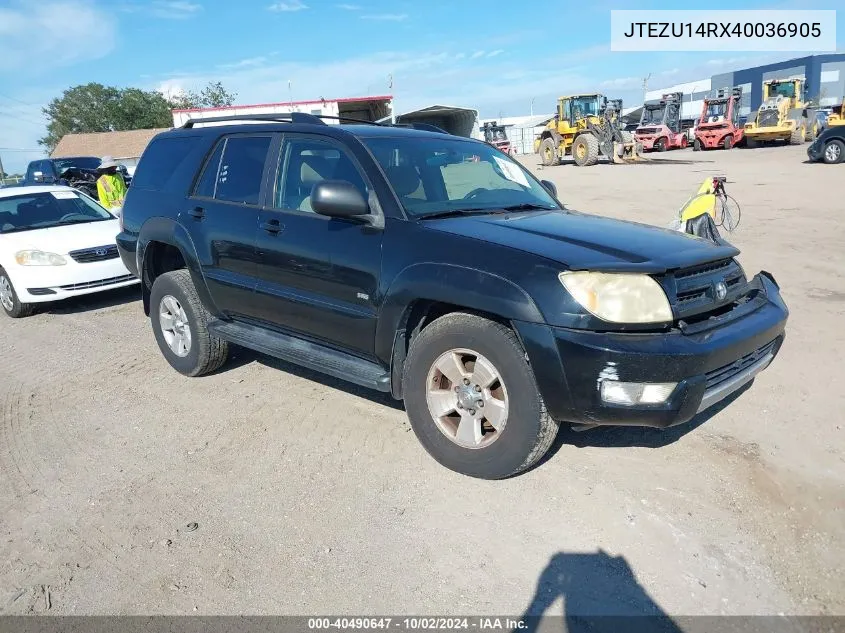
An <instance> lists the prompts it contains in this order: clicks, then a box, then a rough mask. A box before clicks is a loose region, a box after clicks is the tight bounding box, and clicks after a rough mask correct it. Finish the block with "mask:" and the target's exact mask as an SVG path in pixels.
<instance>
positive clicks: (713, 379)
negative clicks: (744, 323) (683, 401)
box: [705, 339, 778, 389]
mask: <svg viewBox="0 0 845 633" xmlns="http://www.w3.org/2000/svg"><path fill="white" fill-rule="evenodd" d="M777 342H778V339H775V340H774V341H771V342H770V343H766V344H765V345H763V346H762V347H760V348H758V349H755V350H754V351H753V352H751V353H750V354H746V355H745V356H743V357H742V358H739V359H737V360H735V361H734V362H732V363H728V364H727V365H723V366H722V367H719V368H718V369H714V370H713V371H708V372H707V373H706V374H705V378H706V381H707V382H706V383H705V384H706V387H705V388H706V389H710V388H711V387H716V386H717V385H720V384H721V383H723V382H725V381H726V380H729V379H731V378H733V377H734V376H736V375H737V374H738V373H740V372H742V371H744V370H746V369H748V368H749V367H750V366H751V365H753V364H754V363H756V362H757V361H759V360H761V359H763V358H765V356H766V354H769V353H770V352H772V351H774V349H775V345H777Z"/></svg>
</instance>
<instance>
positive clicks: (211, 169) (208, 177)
mask: <svg viewBox="0 0 845 633" xmlns="http://www.w3.org/2000/svg"><path fill="white" fill-rule="evenodd" d="M225 146H226V139H223V140H221V141H218V142H217V147H215V148H214V151H213V152H212V154H211V156H210V157H209V159H208V161H207V162H206V163H205V168H204V169H203V171H202V175H200V178H199V180H198V181H197V186H196V189H194V195H195V196H197V197H200V198H213V197H214V193H215V190H216V189H217V175H218V174H219V172H220V158H221V157H222V156H223V148H224V147H225Z"/></svg>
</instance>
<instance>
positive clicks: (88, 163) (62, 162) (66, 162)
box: [53, 156, 100, 174]
mask: <svg viewBox="0 0 845 633" xmlns="http://www.w3.org/2000/svg"><path fill="white" fill-rule="evenodd" d="M53 164H54V165H55V166H56V172H57V173H59V174H61V173H62V172H64V171H65V170H66V169H70V168H71V167H76V168H77V169H97V167H99V166H100V159H99V158H94V157H93V156H80V157H77V158H56V159H53Z"/></svg>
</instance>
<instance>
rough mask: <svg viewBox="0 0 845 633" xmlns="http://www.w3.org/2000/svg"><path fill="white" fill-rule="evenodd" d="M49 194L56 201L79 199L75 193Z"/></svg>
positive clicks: (56, 192) (53, 192) (58, 192)
mask: <svg viewBox="0 0 845 633" xmlns="http://www.w3.org/2000/svg"><path fill="white" fill-rule="evenodd" d="M50 193H52V194H53V197H54V198H56V199H57V200H71V199H73V198H78V197H79V196H78V195H76V192H75V191H51V192H50Z"/></svg>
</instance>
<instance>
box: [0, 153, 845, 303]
mask: <svg viewBox="0 0 845 633" xmlns="http://www.w3.org/2000/svg"><path fill="white" fill-rule="evenodd" d="M841 153H842V150H841V149H840V148H839V145H837V144H836V143H829V144H828V146H827V147H825V148H824V158H825V160H826V161H828V162H829V163H835V162H836V161H837V160H839V155H840V154H841ZM0 283H2V282H0ZM0 293H2V287H0ZM4 305H5V304H4Z"/></svg>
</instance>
